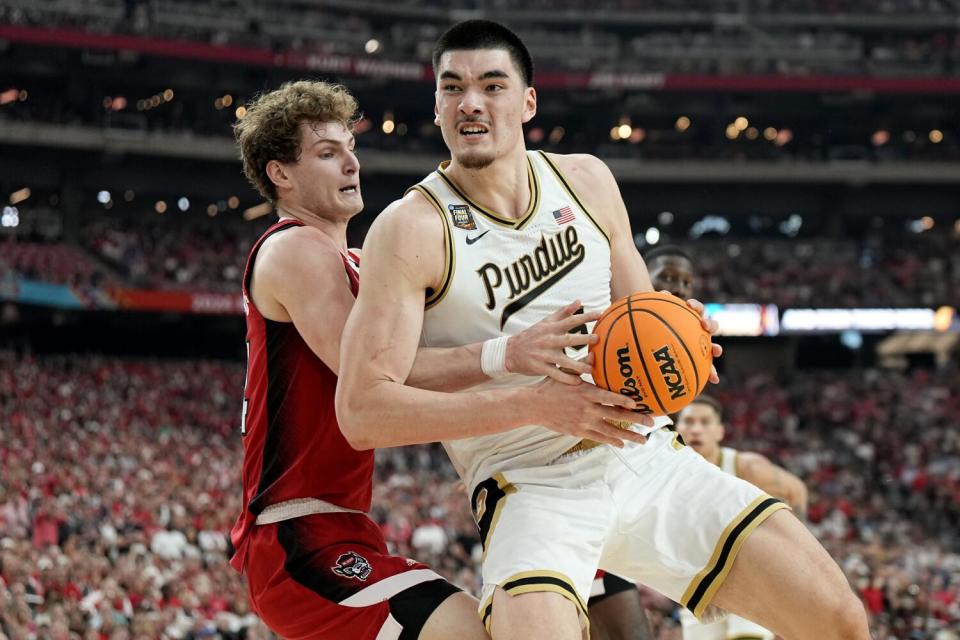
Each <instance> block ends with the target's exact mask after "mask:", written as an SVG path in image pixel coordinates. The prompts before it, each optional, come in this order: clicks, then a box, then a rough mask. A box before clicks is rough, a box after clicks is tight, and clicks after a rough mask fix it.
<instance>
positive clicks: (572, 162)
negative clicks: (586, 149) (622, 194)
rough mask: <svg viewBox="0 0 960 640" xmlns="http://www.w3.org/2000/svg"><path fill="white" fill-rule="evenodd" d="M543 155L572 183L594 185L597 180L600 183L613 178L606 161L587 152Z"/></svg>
mask: <svg viewBox="0 0 960 640" xmlns="http://www.w3.org/2000/svg"><path fill="white" fill-rule="evenodd" d="M544 155H545V156H547V158H548V159H549V160H550V161H551V162H553V163H554V164H555V165H557V168H558V169H560V171H561V172H562V173H563V174H564V175H565V176H566V177H567V178H568V179H569V180H570V181H571V182H573V183H574V185H577V184H590V185H596V184H597V183H598V181H599V183H601V184H602V183H604V182H607V181H612V180H613V179H614V178H613V173H611V171H610V167H608V166H607V163H606V162H604V161H603V160H601V159H600V158H598V157H597V156H594V155H591V154H589V153H568V154H560V153H544Z"/></svg>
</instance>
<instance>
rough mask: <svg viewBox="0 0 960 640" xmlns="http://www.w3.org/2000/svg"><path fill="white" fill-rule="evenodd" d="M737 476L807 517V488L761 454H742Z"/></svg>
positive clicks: (796, 478)
mask: <svg viewBox="0 0 960 640" xmlns="http://www.w3.org/2000/svg"><path fill="white" fill-rule="evenodd" d="M737 475H739V476H740V477H741V478H743V479H744V480H746V481H747V482H750V483H752V484H754V485H756V486H758V487H760V488H761V489H763V490H764V491H766V492H767V493H769V494H770V495H772V496H774V497H775V498H780V499H782V500H783V501H784V502H786V503H787V504H789V505H790V507H791V508H792V509H793V510H794V511H796V512H797V514H798V515H800V516H802V517H805V516H806V514H807V486H806V485H805V484H804V483H803V480H801V479H800V478H798V477H797V476H795V475H793V474H792V473H790V472H789V471H787V470H786V469H784V468H783V467H780V466H777V465H775V464H774V463H772V462H770V460H768V459H767V458H766V457H764V456H762V455H760V454H759V453H752V452H741V453H740V454H738V455H737Z"/></svg>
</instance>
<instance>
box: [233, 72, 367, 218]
mask: <svg viewBox="0 0 960 640" xmlns="http://www.w3.org/2000/svg"><path fill="white" fill-rule="evenodd" d="M245 106H246V110H247V111H246V114H245V115H244V116H243V117H242V118H240V119H239V120H237V122H236V123H234V125H233V135H234V136H235V137H236V139H237V143H238V144H239V145H240V158H241V159H242V160H243V173H244V175H246V176H247V179H248V180H249V181H250V183H251V184H252V185H253V186H254V187H256V189H257V191H259V192H260V193H261V194H262V195H263V197H265V198H266V199H268V200H269V201H270V202H276V200H277V187H276V185H274V184H273V182H272V181H271V180H270V177H269V176H268V175H267V163H268V162H270V161H271V160H277V161H279V162H296V161H297V160H298V159H299V158H300V137H301V136H300V125H301V124H304V123H314V122H339V123H341V124H343V126H344V127H346V128H347V129H350V130H352V129H353V125H354V124H355V123H356V121H357V119H358V118H357V100H356V98H354V97H353V96H352V95H351V94H350V91H349V90H347V88H346V87H344V86H343V85H339V84H331V83H328V82H320V81H314V80H298V81H296V82H287V83H285V84H283V85H282V86H281V87H280V88H279V89H277V90H275V91H271V92H270V93H264V94H261V95H259V96H257V97H256V98H254V100H253V101H252V102H250V103H248V104H247V105H245Z"/></svg>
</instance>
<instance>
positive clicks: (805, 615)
mask: <svg viewBox="0 0 960 640" xmlns="http://www.w3.org/2000/svg"><path fill="white" fill-rule="evenodd" d="M713 602H714V604H716V605H717V606H718V607H721V608H722V609H726V610H727V611H730V612H732V613H735V614H738V615H741V616H743V617H745V618H747V619H748V620H752V621H754V622H756V623H757V624H760V625H762V626H763V627H766V628H769V629H771V630H772V631H775V632H777V633H778V634H780V635H782V636H785V637H818V638H824V639H826V638H850V639H854V638H867V637H869V635H868V632H867V626H866V615H865V613H864V612H863V607H862V605H861V604H860V603H859V601H858V600H857V598H856V596H855V595H854V594H853V592H852V591H851V589H850V586H849V584H848V583H847V579H846V577H845V576H844V575H843V572H842V571H841V570H840V567H839V566H837V564H836V563H835V562H834V561H833V559H832V558H831V557H830V556H829V554H828V553H827V552H826V550H825V549H824V548H823V547H822V546H821V545H820V543H819V542H818V541H817V540H816V538H814V537H813V535H812V534H811V533H810V532H809V531H808V530H807V528H806V527H804V526H803V524H802V523H801V522H800V521H799V520H797V518H796V517H795V516H794V515H793V514H792V513H789V512H786V511H784V512H779V513H775V514H773V515H772V516H771V517H770V518H768V519H767V520H766V521H765V522H764V523H763V524H762V525H760V526H759V527H758V528H757V529H756V531H754V532H753V534H752V535H751V536H750V537H749V538H748V539H747V540H746V541H745V542H744V544H743V547H742V548H741V550H740V553H739V555H738V557H737V560H736V562H735V563H734V565H733V567H732V568H731V570H730V573H729V575H728V576H727V579H726V580H725V581H724V583H723V585H722V586H721V587H720V589H719V590H718V591H717V594H716V596H715V597H714V599H713Z"/></svg>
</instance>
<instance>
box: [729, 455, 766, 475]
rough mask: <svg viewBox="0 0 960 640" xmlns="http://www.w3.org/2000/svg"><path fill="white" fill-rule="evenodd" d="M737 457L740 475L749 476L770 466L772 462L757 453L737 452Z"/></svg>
mask: <svg viewBox="0 0 960 640" xmlns="http://www.w3.org/2000/svg"><path fill="white" fill-rule="evenodd" d="M736 455H737V471H738V473H739V475H744V474H745V473H746V474H749V473H750V472H752V471H757V470H760V469H762V468H764V467H766V466H767V465H769V464H770V460H768V459H767V457H766V456H765V455H763V454H762V453H757V452H755V451H737V452H736Z"/></svg>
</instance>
